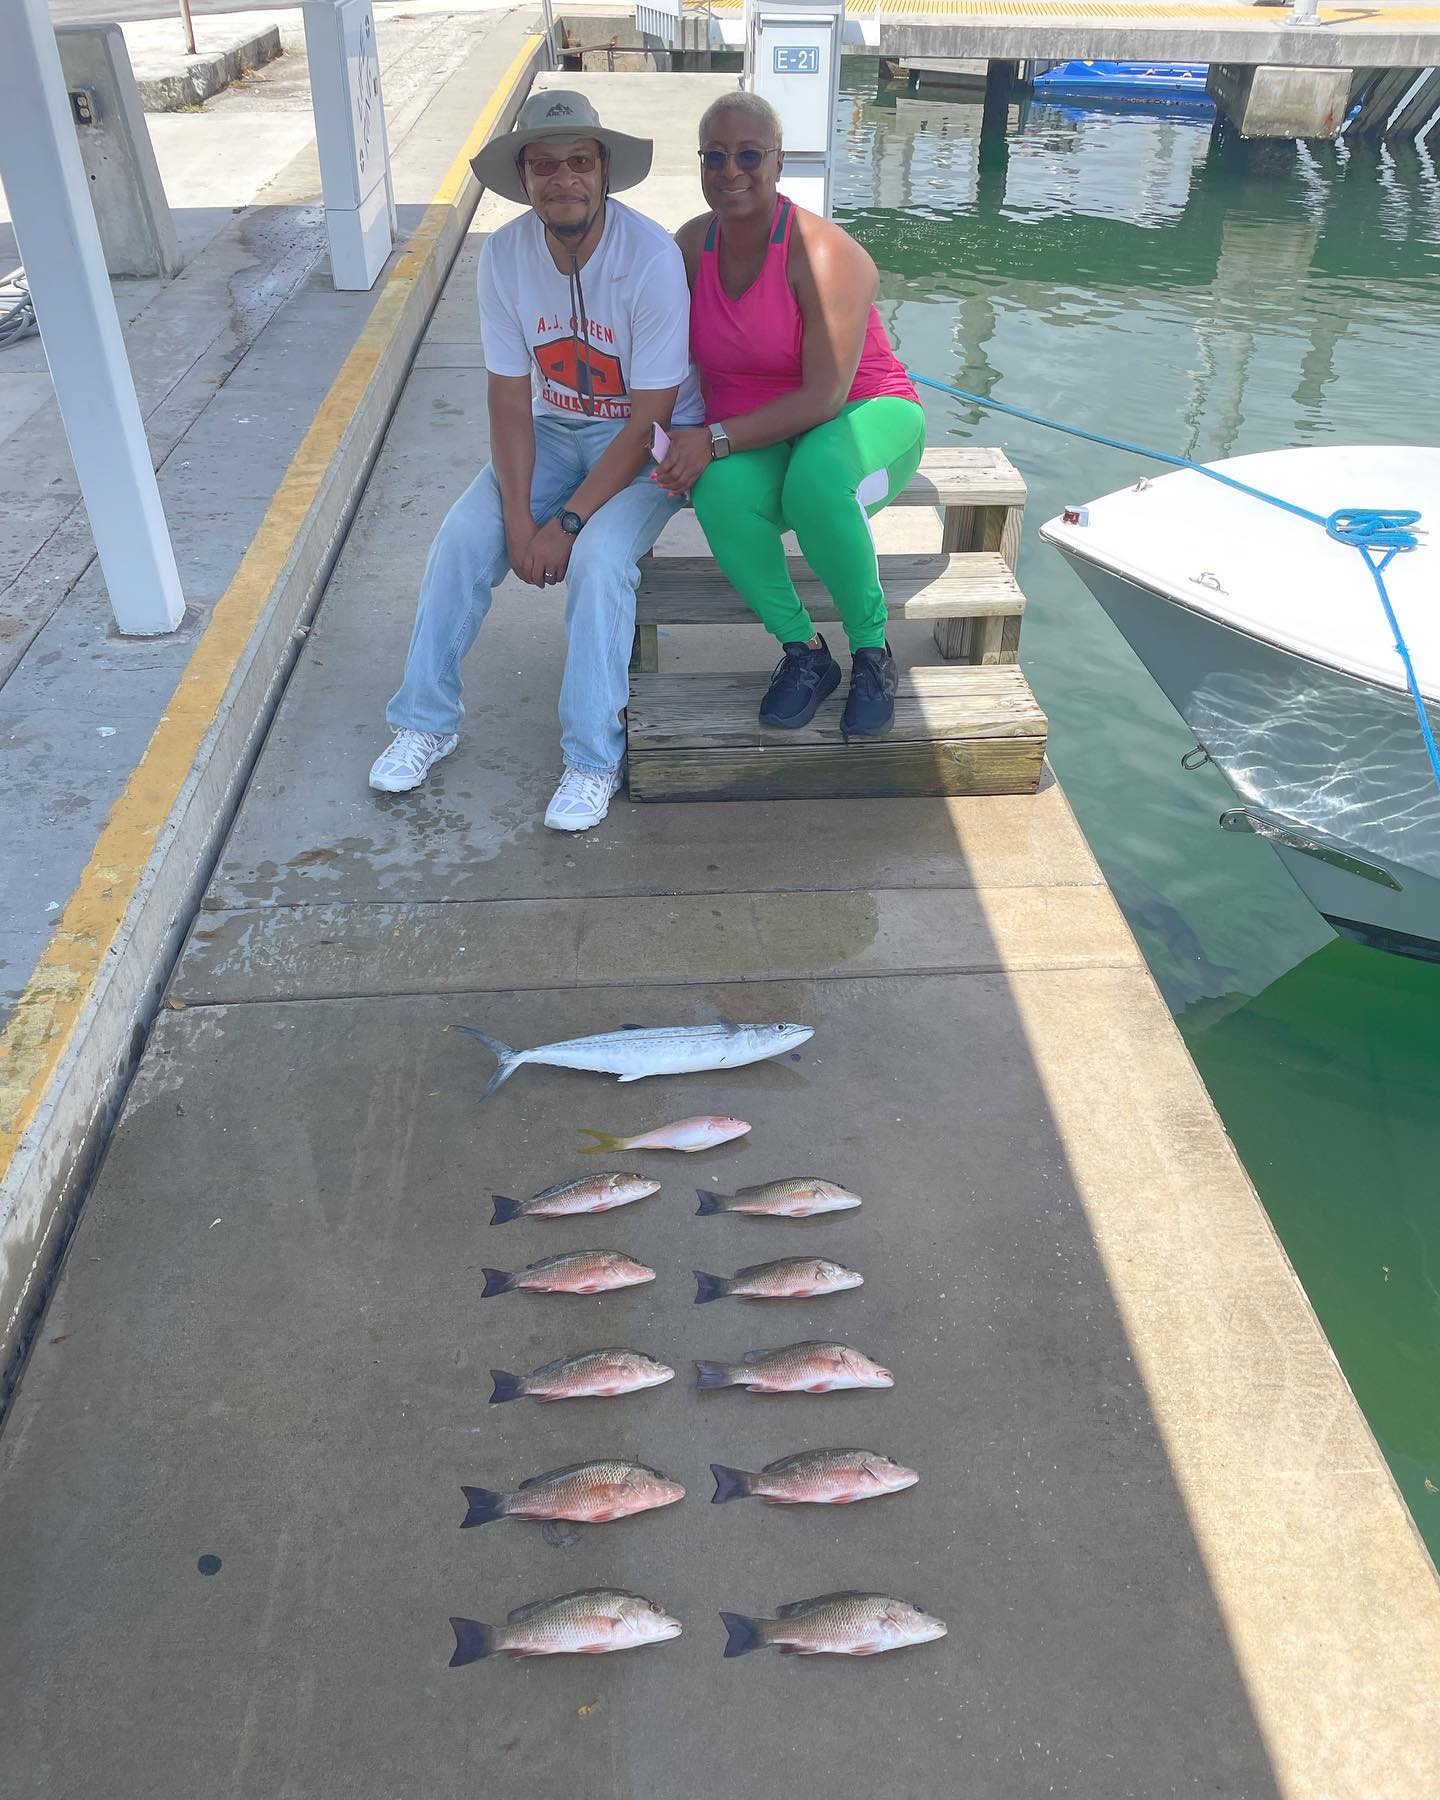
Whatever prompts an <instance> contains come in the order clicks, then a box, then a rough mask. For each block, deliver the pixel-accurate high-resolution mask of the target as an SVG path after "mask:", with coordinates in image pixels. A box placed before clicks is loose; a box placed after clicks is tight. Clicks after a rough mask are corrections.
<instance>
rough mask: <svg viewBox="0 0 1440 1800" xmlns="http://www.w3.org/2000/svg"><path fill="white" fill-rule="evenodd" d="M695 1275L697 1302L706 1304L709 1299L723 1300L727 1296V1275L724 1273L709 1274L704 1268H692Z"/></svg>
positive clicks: (700, 1304)
mask: <svg viewBox="0 0 1440 1800" xmlns="http://www.w3.org/2000/svg"><path fill="white" fill-rule="evenodd" d="M691 1273H692V1274H693V1275H694V1277H695V1304H696V1305H697V1306H704V1304H705V1302H706V1301H707V1300H723V1299H724V1298H725V1277H724V1276H723V1275H707V1274H706V1273H705V1271H704V1270H703V1269H692V1270H691Z"/></svg>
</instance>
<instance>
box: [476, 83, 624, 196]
mask: <svg viewBox="0 0 1440 1800" xmlns="http://www.w3.org/2000/svg"><path fill="white" fill-rule="evenodd" d="M577 137H593V138H598V139H599V141H600V142H601V143H602V144H603V145H604V146H605V149H606V152H607V157H608V173H609V178H610V179H609V190H610V192H611V193H612V194H618V193H620V192H621V191H622V189H624V188H632V187H636V186H638V185H639V183H640V182H642V181H643V180H644V179H645V177H646V176H647V175H648V174H649V173H650V159H651V157H652V156H653V155H654V152H655V146H654V144H653V143H651V141H650V139H649V138H635V137H627V136H626V134H625V133H624V132H623V131H611V130H610V129H609V128H608V127H607V126H604V125H602V124H601V123H600V115H599V114H598V113H597V112H596V111H595V107H594V105H593V103H592V102H591V101H590V100H588V99H587V98H586V97H585V95H584V94H577V93H575V92H573V90H571V89H568V88H542V89H541V90H540V92H538V93H534V94H531V95H530V96H529V97H528V98H527V100H526V101H525V104H524V105H523V106H522V107H521V108H520V111H519V113H518V115H517V116H516V119H515V126H514V129H513V130H511V131H507V132H506V133H505V135H504V136H503V137H497V138H492V139H491V140H490V142H489V143H488V144H486V146H485V148H484V149H483V150H482V151H480V153H479V155H478V156H473V157H472V158H471V159H470V167H471V168H472V169H473V170H474V171H475V174H476V176H477V177H478V178H479V180H480V181H481V182H482V183H483V184H484V186H486V187H487V188H489V189H490V191H491V192H492V193H495V194H500V195H502V196H503V197H504V198H505V199H506V200H514V201H517V202H518V203H519V204H520V205H521V206H528V205H529V203H530V196H529V195H528V194H527V193H526V192H525V181H524V178H523V176H522V175H521V173H520V169H519V159H520V153H521V151H522V150H524V148H525V146H526V145H527V144H534V143H537V142H538V141H539V140H540V139H541V138H577Z"/></svg>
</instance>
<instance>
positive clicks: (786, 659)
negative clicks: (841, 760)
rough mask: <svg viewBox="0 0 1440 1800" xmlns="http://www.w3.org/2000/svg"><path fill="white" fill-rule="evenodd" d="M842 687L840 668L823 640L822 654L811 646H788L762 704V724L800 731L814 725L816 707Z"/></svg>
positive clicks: (821, 641)
mask: <svg viewBox="0 0 1440 1800" xmlns="http://www.w3.org/2000/svg"><path fill="white" fill-rule="evenodd" d="M817 636H818V633H817ZM839 685H840V665H839V663H837V662H836V660H835V658H834V657H833V656H832V655H831V654H830V651H829V648H828V646H827V645H826V642H825V640H824V638H823V637H822V638H821V639H820V648H819V649H818V650H812V649H811V648H810V646H809V645H808V644H787V645H786V646H785V654H784V656H782V657H781V659H780V661H779V662H778V663H776V665H775V673H774V674H773V675H772V676H771V677H770V686H769V687H768V688H767V689H766V690H765V698H764V699H763V700H762V701H761V702H760V723H761V724H762V725H773V726H778V727H779V728H780V729H781V730H782V731H797V730H798V729H799V728H800V726H802V725H808V724H809V723H810V721H811V720H812V719H813V718H814V717H815V709H816V707H818V706H819V704H820V702H821V701H822V700H824V699H825V698H826V697H827V696H828V695H830V694H833V693H834V692H835V690H836V688H837V687H839Z"/></svg>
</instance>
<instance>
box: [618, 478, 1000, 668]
mask: <svg viewBox="0 0 1440 1800" xmlns="http://www.w3.org/2000/svg"><path fill="white" fill-rule="evenodd" d="M890 504H891V505H892V506H931V507H934V508H936V509H937V510H938V511H939V512H940V515H941V533H940V549H939V551H938V552H923V553H920V554H911V555H906V554H903V553H900V554H887V555H884V556H882V557H881V558H880V576H881V582H882V584H883V586H884V588H885V594H886V598H887V600H888V601H889V602H890V613H891V617H892V618H904V619H930V620H933V621H934V625H935V644H936V647H937V648H938V650H939V652H940V654H941V655H942V656H943V657H945V658H946V659H947V660H959V661H962V662H975V663H997V662H1014V661H1015V659H1016V657H1017V655H1018V653H1019V644H1020V618H1021V615H1022V613H1023V612H1024V610H1025V599H1024V596H1023V595H1022V594H1021V592H1020V589H1019V588H1018V587H1017V586H1016V585H1015V578H1014V569H1015V559H1016V557H1017V556H1018V554H1019V551H1020V532H1021V527H1022V525H1023V523H1024V517H1025V482H1024V479H1023V478H1022V477H1021V475H1020V473H1019V471H1018V470H1017V469H1016V468H1015V467H1014V465H1013V464H1012V463H1011V462H1010V460H1009V458H1008V457H1007V456H1006V455H1005V453H1004V452H1003V451H1001V450H994V449H989V448H984V447H970V446H966V447H963V448H958V449H949V448H947V449H941V450H927V451H926V452H925V455H924V457H923V458H922V460H921V463H920V467H919V468H918V469H917V470H916V472H915V474H914V476H913V477H912V478H911V480H910V483H909V485H908V486H907V487H906V488H905V491H904V492H903V493H901V494H899V495H897V496H896V498H895V499H894V500H892V501H891V503H890ZM791 574H792V577H793V578H794V579H795V585H796V587H797V588H798V589H799V590H800V597H801V599H802V600H804V601H805V603H806V606H807V607H808V608H809V610H810V612H811V615H812V616H813V617H814V618H815V619H816V620H817V622H818V621H823V622H829V621H831V620H834V619H835V618H837V617H838V614H837V613H836V610H835V605H834V602H833V601H832V600H831V599H830V596H829V595H828V594H827V593H826V592H825V590H824V589H823V588H822V587H821V586H820V584H819V583H818V582H817V581H816V579H815V577H814V576H813V575H812V574H811V573H810V571H809V569H808V568H807V567H806V564H805V562H804V559H803V558H800V557H794V558H792V559H791ZM754 617H755V615H754V614H753V613H752V612H751V610H750V608H749V607H748V606H747V605H746V604H745V602H744V601H743V600H742V599H741V598H740V596H739V595H738V594H737V593H736V592H735V590H734V588H732V587H731V586H730V584H729V582H728V581H726V579H725V577H724V576H723V575H722V574H721V573H720V571H719V570H718V569H717V568H716V567H715V565H714V563H713V562H712V561H711V560H710V559H709V557H691V556H652V557H648V558H646V559H645V561H644V562H643V563H642V565H641V573H640V588H639V592H638V593H637V595H636V598H635V647H634V651H633V653H632V657H631V664H630V666H631V668H632V670H634V671H636V672H638V673H642V674H647V675H653V674H655V673H656V672H657V671H658V669H659V667H660V642H659V634H660V629H661V627H662V626H666V625H721V624H724V625H733V624H746V623H748V622H750V621H751V620H753V619H754Z"/></svg>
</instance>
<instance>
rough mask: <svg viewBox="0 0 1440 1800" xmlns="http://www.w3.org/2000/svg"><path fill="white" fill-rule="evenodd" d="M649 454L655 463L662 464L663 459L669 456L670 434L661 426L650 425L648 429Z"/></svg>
mask: <svg viewBox="0 0 1440 1800" xmlns="http://www.w3.org/2000/svg"><path fill="white" fill-rule="evenodd" d="M650 454H651V455H652V456H653V457H654V458H655V460H656V462H657V463H662V462H664V460H665V458H666V457H667V456H668V455H669V454H670V433H669V432H668V431H666V429H665V427H664V426H663V425H652V426H651V427H650Z"/></svg>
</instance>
